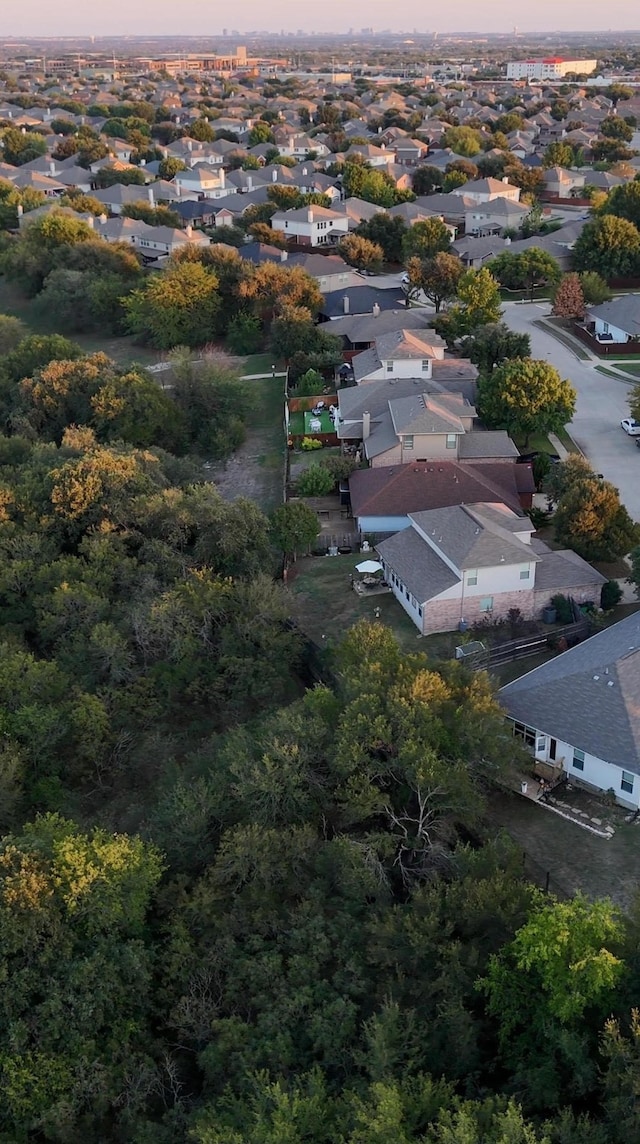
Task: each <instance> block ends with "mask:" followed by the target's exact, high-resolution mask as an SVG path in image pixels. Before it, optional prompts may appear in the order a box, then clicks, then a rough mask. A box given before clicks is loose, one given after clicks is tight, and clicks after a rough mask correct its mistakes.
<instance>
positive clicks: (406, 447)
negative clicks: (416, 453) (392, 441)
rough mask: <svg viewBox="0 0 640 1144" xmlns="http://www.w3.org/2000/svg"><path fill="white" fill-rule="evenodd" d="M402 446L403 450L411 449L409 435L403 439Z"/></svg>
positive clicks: (411, 440)
mask: <svg viewBox="0 0 640 1144" xmlns="http://www.w3.org/2000/svg"><path fill="white" fill-rule="evenodd" d="M402 444H403V445H404V447H405V449H413V435H412V434H411V433H409V434H407V436H406V437H403V438H402Z"/></svg>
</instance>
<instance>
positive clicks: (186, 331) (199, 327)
mask: <svg viewBox="0 0 640 1144" xmlns="http://www.w3.org/2000/svg"><path fill="white" fill-rule="evenodd" d="M124 308H125V311H126V315H127V323H128V326H129V329H130V331H131V333H133V334H137V335H139V336H141V337H143V338H145V339H146V340H147V341H148V342H149V343H150V344H151V345H153V346H155V347H156V348H157V349H171V348H172V347H174V346H202V345H206V344H207V342H210V341H211V340H212V338H213V337H214V336H215V334H216V333H217V331H218V315H219V310H220V297H219V294H218V279H217V278H216V276H215V274H213V273H212V272H211V271H208V270H206V269H205V267H204V266H200V265H198V264H197V263H182V264H180V263H179V264H177V265H173V266H169V267H168V268H167V269H166V270H165V271H164V273H163V274H161V275H157V276H153V277H151V278H149V279H147V281H146V283H145V285H144V286H143V287H141V288H140V289H138V290H134V291H133V293H132V294H130V295H129V297H128V298H127V299H126V300H125V302H124Z"/></svg>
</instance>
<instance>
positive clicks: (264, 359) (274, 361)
mask: <svg viewBox="0 0 640 1144" xmlns="http://www.w3.org/2000/svg"><path fill="white" fill-rule="evenodd" d="M240 363H241V365H242V372H243V374H245V375H246V376H250V375H251V374H256V373H269V374H270V373H272V372H273V366H274V365H275V367H276V370H275V371H276V373H284V370H285V366H284V364H283V362H281V361H279V360H278V358H276V357H274V356H273V354H250V355H249V356H248V357H243V358H240Z"/></svg>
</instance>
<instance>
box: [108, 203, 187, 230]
mask: <svg viewBox="0 0 640 1144" xmlns="http://www.w3.org/2000/svg"><path fill="white" fill-rule="evenodd" d="M120 213H121V214H122V215H123V216H124V218H133V219H140V220H141V221H142V222H146V223H147V224H148V225H149V226H170V227H179V226H180V215H179V214H178V212H177V211H172V210H170V209H169V207H163V206H159V207H152V206H151V204H150V203H149V202H145V201H144V199H142V200H141V201H140V202H137V203H126V204H125V206H123V208H122V210H121V212H120Z"/></svg>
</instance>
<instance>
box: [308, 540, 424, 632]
mask: <svg viewBox="0 0 640 1144" xmlns="http://www.w3.org/2000/svg"><path fill="white" fill-rule="evenodd" d="M373 555H374V559H375V554H373ZM367 559H368V557H367V555H366V553H364V554H363V553H360V552H358V553H351V555H349V556H309V557H306V558H305V559H303V560H299V561H298V563H297V564H296V565H294V567H293V568H292V569H291V571H290V573H289V587H290V590H291V593H292V595H293V596H294V597H295V611H296V614H297V619H298V622H299V624H300V626H301V627H302V629H303V630H304V631H305V632H307V634H308V635H309V636H310V637H311V639H313V640H315V642H316V643H317V644H320V645H321V646H322V645H324V644H327V643H329V644H330V643H331V642H337V641H339V640H340V639H341V638H342V637H343V636H344V635H345V634H346V632H347V631H348V630H349V628H350V627H351V626H352V625H353V624H355V623H357V621H358V620H361V619H367V620H375V619H376V618H377V617H376V614H375V611H376V609H377V608H379V609H380V616H379V619H380V622H381V623H383V624H387V625H388V626H389V627H390V628H391V629H392V631H393V633H394V635H395V637H396V639H397V640H398V643H399V644H400V646H401V648H402V649H403V651H405V652H407V651H412V652H415V651H427V647H426V641H425V640H423V639H422V638H421V637H420V634H419V632H418V629H417V628H416V627H415V625H414V624H413V623H412V622H411V620H410V619H409V617H408V615H407V614H406V612H404V611H403V609H402V608H401V607H400V604H399V603H398V602H397V600H396V599H395V597H394V596H393V595H392V594H391V593H390V592H389V593H387V594H386V595H381V596H371V597H364V598H363V597H362V596H358V595H356V593H355V592H354V590H353V588H352V587H351V579H350V577H351V575H352V574H353V570H354V568H355V566H356V564H359V563H360V562H361V561H362V560H367Z"/></svg>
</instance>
